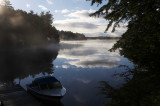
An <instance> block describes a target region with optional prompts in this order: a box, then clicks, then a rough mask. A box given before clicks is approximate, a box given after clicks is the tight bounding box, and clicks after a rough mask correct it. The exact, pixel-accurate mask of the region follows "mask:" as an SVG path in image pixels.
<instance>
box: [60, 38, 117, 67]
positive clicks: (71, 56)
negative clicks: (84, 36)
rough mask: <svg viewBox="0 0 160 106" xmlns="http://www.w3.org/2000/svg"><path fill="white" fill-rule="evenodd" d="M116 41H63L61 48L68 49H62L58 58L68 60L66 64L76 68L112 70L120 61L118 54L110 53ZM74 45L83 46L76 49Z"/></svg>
mask: <svg viewBox="0 0 160 106" xmlns="http://www.w3.org/2000/svg"><path fill="white" fill-rule="evenodd" d="M115 41H116V40H87V41H76V42H75V41H63V42H61V46H62V47H63V45H67V48H66V49H64V48H62V49H60V51H59V55H58V58H65V59H67V61H66V63H68V64H70V65H74V66H76V67H83V68H88V67H90V68H93V67H103V68H112V67H116V66H117V65H118V62H119V61H120V59H119V58H118V57H117V56H119V54H118V52H109V51H108V49H110V48H111V47H112V46H113V44H114V42H115ZM74 45H81V46H80V47H75V48H72V49H71V48H70V47H69V46H71V47H74Z"/></svg>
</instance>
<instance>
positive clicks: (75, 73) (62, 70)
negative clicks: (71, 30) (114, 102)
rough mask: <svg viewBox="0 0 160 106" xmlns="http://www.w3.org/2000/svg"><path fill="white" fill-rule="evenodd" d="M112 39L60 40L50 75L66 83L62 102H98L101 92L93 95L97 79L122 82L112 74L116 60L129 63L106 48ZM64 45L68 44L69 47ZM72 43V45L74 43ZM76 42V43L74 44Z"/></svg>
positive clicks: (73, 105) (93, 105) (78, 105)
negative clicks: (98, 94) (53, 68)
mask: <svg viewBox="0 0 160 106" xmlns="http://www.w3.org/2000/svg"><path fill="white" fill-rule="evenodd" d="M115 42H116V40H86V41H62V42H61V47H62V48H63V49H60V51H59V54H58V56H57V58H56V60H55V61H54V62H53V63H54V65H55V70H54V72H55V73H54V76H55V77H56V78H57V79H59V80H60V81H61V83H62V84H63V85H64V86H65V87H66V89H67V93H66V95H65V96H64V97H63V99H62V102H63V104H64V105H66V106H102V105H103V102H104V101H105V99H104V96H102V95H101V96H97V92H99V89H98V82H99V81H101V80H104V81H108V82H109V83H110V84H111V85H113V86H117V85H118V86H119V85H121V84H123V83H124V80H123V79H122V78H120V77H113V75H114V74H115V71H119V72H123V71H124V69H123V68H118V66H119V65H120V64H127V65H130V66H131V65H132V64H131V63H130V62H129V61H128V60H127V59H126V58H123V57H121V56H119V53H118V52H115V53H111V52H109V51H108V49H110V48H111V47H112V45H113V44H114V43H115ZM65 45H71V46H70V47H69V46H67V47H66V48H65ZM74 45H75V46H74ZM77 45H80V46H77Z"/></svg>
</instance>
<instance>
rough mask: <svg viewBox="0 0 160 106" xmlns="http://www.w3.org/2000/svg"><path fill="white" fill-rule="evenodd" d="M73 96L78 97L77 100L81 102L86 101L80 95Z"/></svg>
mask: <svg viewBox="0 0 160 106" xmlns="http://www.w3.org/2000/svg"><path fill="white" fill-rule="evenodd" d="M73 97H74V98H75V99H76V101H78V102H80V103H84V102H85V100H84V99H83V98H81V97H80V96H77V95H74V96H73Z"/></svg>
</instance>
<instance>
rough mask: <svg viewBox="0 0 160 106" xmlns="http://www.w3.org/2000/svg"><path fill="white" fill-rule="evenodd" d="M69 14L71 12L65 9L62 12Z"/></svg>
mask: <svg viewBox="0 0 160 106" xmlns="http://www.w3.org/2000/svg"><path fill="white" fill-rule="evenodd" d="M68 12H69V10H68V9H64V10H62V11H61V13H62V14H65V13H68Z"/></svg>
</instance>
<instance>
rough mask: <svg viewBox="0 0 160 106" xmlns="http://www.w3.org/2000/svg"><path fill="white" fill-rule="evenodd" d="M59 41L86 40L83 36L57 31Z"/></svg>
mask: <svg viewBox="0 0 160 106" xmlns="http://www.w3.org/2000/svg"><path fill="white" fill-rule="evenodd" d="M59 35H60V40H86V37H85V35H84V34H80V33H73V32H71V31H63V30H62V31H59Z"/></svg>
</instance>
